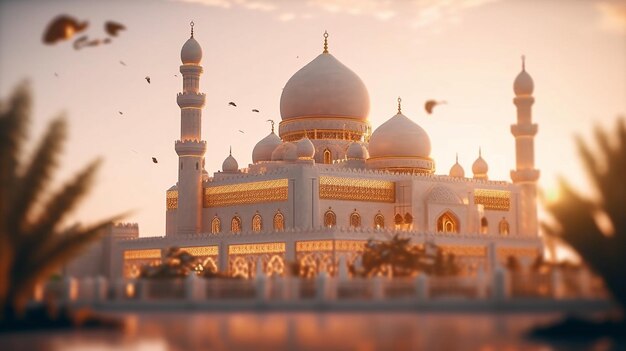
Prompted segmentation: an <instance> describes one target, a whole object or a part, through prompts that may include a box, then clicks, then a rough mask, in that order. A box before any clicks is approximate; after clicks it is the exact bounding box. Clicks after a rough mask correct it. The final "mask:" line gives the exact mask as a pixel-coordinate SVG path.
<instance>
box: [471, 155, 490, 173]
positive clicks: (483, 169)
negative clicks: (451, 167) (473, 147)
mask: <svg viewBox="0 0 626 351" xmlns="http://www.w3.org/2000/svg"><path fill="white" fill-rule="evenodd" d="M488 171H489V165H488V164H487V161H485V160H484V159H483V157H482V155H481V152H480V151H479V152H478V158H477V159H476V161H474V164H472V173H474V178H478V179H487V172H488Z"/></svg>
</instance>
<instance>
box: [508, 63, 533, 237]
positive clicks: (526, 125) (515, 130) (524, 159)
mask: <svg viewBox="0 0 626 351" xmlns="http://www.w3.org/2000/svg"><path fill="white" fill-rule="evenodd" d="M533 89H534V84H533V79H532V78H531V77H530V75H529V74H528V73H527V72H526V63H525V57H524V56H522V72H520V74H518V75H517V78H515V82H514V83H513V91H514V92H515V98H514V99H513V103H514V104H515V106H516V108H517V124H513V125H511V133H512V134H513V136H514V137H515V156H516V157H515V160H516V162H515V165H516V169H515V170H513V171H511V180H512V181H513V183H515V184H518V185H519V187H520V189H521V192H520V197H521V198H520V202H519V205H520V207H521V208H520V210H521V211H520V213H521V217H520V221H519V223H520V225H519V228H520V234H521V235H529V236H537V230H538V228H537V227H538V224H537V180H538V179H539V170H537V169H535V147H534V138H535V135H536V134H537V130H538V127H537V125H536V124H533V123H532V105H533V103H534V102H535V98H534V97H533V96H532V94H533Z"/></svg>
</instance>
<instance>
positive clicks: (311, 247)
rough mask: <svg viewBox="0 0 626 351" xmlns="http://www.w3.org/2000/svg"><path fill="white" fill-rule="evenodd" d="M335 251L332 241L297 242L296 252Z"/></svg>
mask: <svg viewBox="0 0 626 351" xmlns="http://www.w3.org/2000/svg"><path fill="white" fill-rule="evenodd" d="M317 251H333V241H332V240H310V241H296V252H317Z"/></svg>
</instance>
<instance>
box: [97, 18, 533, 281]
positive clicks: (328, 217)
mask: <svg viewBox="0 0 626 351" xmlns="http://www.w3.org/2000/svg"><path fill="white" fill-rule="evenodd" d="M327 38H328V34H327V33H325V34H324V46H323V51H322V53H321V54H319V55H318V56H317V57H316V58H315V59H313V60H312V61H311V62H309V63H308V64H307V65H305V66H304V67H302V68H301V69H300V70H299V71H297V72H296V73H295V74H294V75H293V76H292V77H291V78H290V79H289V80H288V81H287V83H286V85H285V87H284V89H283V92H282V96H281V99H280V113H281V122H280V123H279V124H278V134H276V130H275V128H274V124H273V123H272V130H271V132H270V133H269V134H268V135H267V136H265V137H264V138H262V139H261V140H260V141H259V142H258V143H257V144H256V146H255V147H254V149H253V150H252V164H250V165H248V166H247V167H245V168H242V167H240V166H239V164H238V162H237V160H236V159H235V157H234V156H233V155H232V154H230V155H228V157H226V159H225V160H224V162H223V164H222V169H221V170H220V171H217V172H215V173H213V176H210V175H209V173H208V172H207V171H206V170H205V167H204V165H205V163H204V155H205V153H206V151H207V146H206V141H204V140H202V138H201V130H202V109H203V107H204V104H205V94H203V93H201V91H200V76H201V74H202V73H203V68H202V66H201V65H200V63H201V60H202V48H201V47H200V44H199V43H198V41H197V40H196V38H194V35H193V25H192V27H191V37H190V38H189V39H188V40H187V41H186V42H185V44H184V45H183V47H182V50H181V60H182V65H181V66H180V72H181V73H182V76H183V91H182V92H181V93H178V95H177V102H178V105H179V106H180V109H181V124H180V131H181V133H180V140H177V141H176V142H175V144H174V148H175V150H176V153H177V154H178V156H179V163H178V181H177V182H176V184H175V185H173V186H172V187H171V188H169V189H168V190H167V191H166V193H165V204H166V211H165V216H166V228H165V236H163V237H153V238H139V237H138V228H137V226H136V225H134V226H133V225H127V224H120V225H117V226H115V227H113V228H112V231H111V232H112V234H111V235H112V236H113V237H115V239H114V240H111V239H109V240H110V242H109V244H108V245H109V246H108V249H106V250H104V251H101V254H102V255H105V256H106V257H104V264H105V265H106V266H107V267H108V270H107V272H108V275H110V276H111V277H136V276H137V275H138V273H139V267H140V266H141V265H143V264H154V263H158V262H160V260H161V259H162V255H163V253H164V251H165V249H167V248H169V247H172V246H177V247H180V248H182V249H183V250H186V251H188V252H189V253H192V254H194V255H196V256H198V257H201V258H202V261H203V265H204V269H212V270H219V271H221V272H228V273H229V274H231V275H233V276H241V277H246V278H250V277H252V276H253V275H254V274H255V272H256V270H257V268H256V265H257V264H259V263H260V264H262V265H263V270H264V271H265V272H266V274H268V275H275V274H276V275H282V274H283V273H284V272H285V270H286V267H287V264H288V263H289V262H299V263H300V266H301V267H306V268H307V272H314V273H319V272H323V271H326V272H328V273H330V274H333V273H334V272H335V271H336V270H337V265H338V264H339V262H344V261H347V262H353V261H354V260H355V259H356V258H357V257H358V255H359V254H360V253H362V252H363V250H364V247H365V244H366V243H367V240H368V239H373V240H388V239H390V238H391V237H392V236H393V235H395V234H396V233H400V234H401V235H402V236H403V237H408V238H410V239H411V242H412V243H413V244H417V245H425V244H429V243H432V244H435V245H437V246H438V247H440V248H441V249H442V250H443V251H444V252H446V253H453V254H455V256H456V257H457V259H458V260H459V262H462V263H463V265H464V266H466V267H469V268H470V269H472V268H473V269H475V268H476V267H478V266H480V265H484V266H485V267H487V266H488V265H490V264H493V263H494V262H498V261H500V262H503V261H505V260H506V259H507V258H508V257H509V256H516V257H518V258H522V257H529V258H533V257H535V256H536V255H538V254H539V253H540V252H542V249H543V247H542V241H541V239H540V237H539V236H538V228H537V227H538V225H537V199H536V198H537V196H536V193H537V190H536V189H537V188H536V187H537V180H538V178H539V171H538V170H537V169H535V167H534V140H533V139H534V136H535V134H536V133H537V124H533V123H532V113H531V107H532V104H533V102H534V98H533V96H532V93H533V88H534V86H533V80H532V78H531V77H530V75H529V74H528V73H527V72H526V70H525V67H524V66H523V65H522V71H521V72H520V73H519V74H518V76H517V78H516V79H515V81H514V83H513V90H514V93H515V97H514V99H513V103H514V104H515V106H516V108H517V123H516V124H513V125H512V126H511V133H512V134H513V137H514V139H515V147H516V155H515V156H516V169H515V170H512V171H511V181H509V180H491V179H489V177H488V170H489V167H488V164H487V162H486V161H485V160H484V159H483V158H482V156H481V155H480V154H479V157H478V159H477V160H476V161H475V162H474V163H473V165H472V176H471V177H470V176H469V175H466V172H465V170H464V169H463V167H462V166H461V165H460V164H459V163H458V160H457V162H456V163H455V164H454V165H452V167H451V168H450V170H449V172H448V173H447V174H436V171H435V160H433V159H432V158H431V156H430V155H431V144H430V139H429V136H428V133H427V132H426V131H425V130H424V129H423V128H422V127H420V126H419V125H418V124H416V123H415V122H414V121H413V120H412V119H411V118H409V117H407V116H405V115H404V114H402V106H401V100H400V99H398V109H397V112H396V113H395V114H394V115H393V116H391V117H390V118H389V119H388V120H387V121H386V122H385V123H383V124H382V125H380V126H378V127H377V128H374V129H373V128H372V126H371V125H370V123H369V121H368V114H369V110H370V101H369V95H368V90H367V88H366V86H365V85H364V84H363V81H361V79H360V78H359V76H358V75H357V74H356V73H355V72H353V71H352V70H350V68H348V67H347V66H346V65H344V64H343V63H342V62H340V61H339V60H338V59H337V58H335V56H333V55H332V54H331V53H330V52H329V50H328V40H327ZM118 232H121V233H123V234H122V235H116V234H115V233H118ZM341 257H344V259H342V260H340V258H341Z"/></svg>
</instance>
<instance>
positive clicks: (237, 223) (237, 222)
mask: <svg viewBox="0 0 626 351" xmlns="http://www.w3.org/2000/svg"><path fill="white" fill-rule="evenodd" d="M230 231H231V233H233V234H239V233H241V218H240V217H239V216H234V217H233V219H231V221H230Z"/></svg>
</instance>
